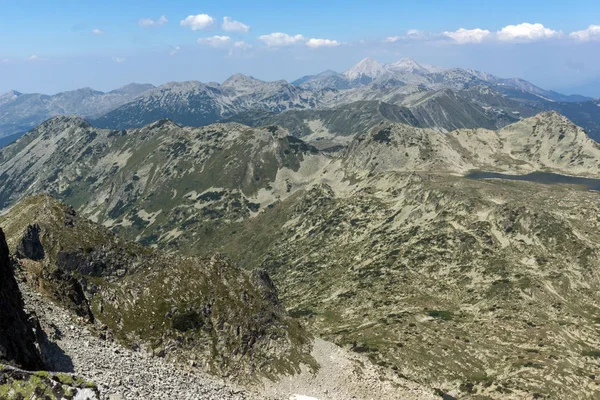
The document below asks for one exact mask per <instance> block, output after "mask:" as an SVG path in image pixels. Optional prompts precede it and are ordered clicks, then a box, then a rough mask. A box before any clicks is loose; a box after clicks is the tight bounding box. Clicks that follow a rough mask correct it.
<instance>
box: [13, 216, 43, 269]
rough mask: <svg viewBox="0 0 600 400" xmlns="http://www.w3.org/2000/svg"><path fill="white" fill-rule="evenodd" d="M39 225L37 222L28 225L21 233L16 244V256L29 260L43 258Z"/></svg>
mask: <svg viewBox="0 0 600 400" xmlns="http://www.w3.org/2000/svg"><path fill="white" fill-rule="evenodd" d="M40 231H41V229H40V226H39V225H38V224H34V225H29V226H28V227H27V230H26V231H25V233H24V234H23V237H22V238H21V241H20V242H19V244H17V253H16V255H17V257H18V258H28V259H30V260H35V261H39V260H43V259H44V256H45V252H44V246H42V242H40Z"/></svg>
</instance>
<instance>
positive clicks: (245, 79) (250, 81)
mask: <svg viewBox="0 0 600 400" xmlns="http://www.w3.org/2000/svg"><path fill="white" fill-rule="evenodd" d="M263 83H264V82H263V81H261V80H260V79H256V78H254V77H253V76H248V75H244V74H240V73H237V74H233V75H231V76H230V77H229V78H227V79H226V80H225V81H224V82H223V84H222V85H221V86H223V87H237V86H240V85H243V86H248V85H251V86H256V85H260V84H263Z"/></svg>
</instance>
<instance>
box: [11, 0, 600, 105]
mask: <svg viewBox="0 0 600 400" xmlns="http://www.w3.org/2000/svg"><path fill="white" fill-rule="evenodd" d="M421 3H423V2H421ZM426 3H427V4H416V3H414V2H413V3H408V2H391V1H379V2H370V3H368V4H364V2H350V3H348V2H345V3H344V2H339V1H332V2H327V4H323V3H321V2H316V1H313V0H310V1H305V2H302V4H280V3H279V2H275V1H269V0H262V1H260V7H258V6H256V5H253V6H250V5H248V4H246V3H244V2H241V1H228V2H222V3H218V4H217V3H212V4H202V5H200V4H198V3H196V2H191V1H187V0H186V1H178V2H167V1H156V2H152V3H151V4H147V2H143V1H139V0H134V1H129V2H127V4H125V5H122V4H120V3H118V2H116V1H115V0H109V1H105V2H102V3H99V2H95V1H78V2H76V1H72V0H61V1H57V2H53V4H49V2H44V1H41V0H34V1H29V2H27V4H25V5H24V4H21V3H17V2H16V1H5V2H3V3H2V11H3V12H2V14H1V15H0V37H3V38H9V40H3V44H2V46H1V47H0V74H1V75H0V76H2V77H4V79H2V80H0V93H3V92H6V91H8V90H11V89H14V90H18V91H21V92H26V93H27V92H41V93H48V94H53V93H56V92H60V91H65V90H73V89H77V88H81V87H92V88H94V89H97V90H102V91H109V90H112V89H116V88H117V87H120V86H123V85H125V84H128V83H131V82H139V83H152V84H154V85H160V84H163V83H165V82H168V81H183V80H199V81H203V82H209V81H218V82H221V81H223V80H225V79H226V78H227V77H229V76H230V75H232V74H234V73H243V74H246V75H252V76H254V77H256V78H259V79H263V80H276V79H286V80H288V81H293V80H295V79H297V78H299V77H301V76H303V75H309V74H316V73H319V72H322V71H324V70H329V69H331V70H335V71H337V72H342V71H344V70H346V69H348V68H349V67H351V66H352V65H354V64H355V63H356V62H358V61H359V60H361V59H362V58H365V57H372V58H374V59H376V60H378V61H380V62H382V63H389V62H394V61H397V60H398V59H400V58H403V57H411V58H414V59H415V60H417V61H418V62H420V63H427V64H434V65H439V66H443V67H460V68H472V69H477V70H481V71H485V72H489V73H492V74H494V75H497V76H500V77H520V78H523V79H526V80H529V81H531V82H532V83H534V84H537V85H539V86H541V87H544V88H547V89H552V90H557V91H560V92H563V93H565V94H574V93H578V94H583V95H587V96H592V97H600V70H599V69H598V68H597V65H598V64H600V51H599V50H600V8H599V7H597V5H596V4H595V2H594V1H588V0H583V1H575V2H570V3H568V4H566V3H565V2H562V1H543V2H542V1H539V0H535V1H530V2H527V3H525V4H524V3H523V2H517V1H513V0H510V1H505V2H502V4H496V5H491V4H481V3H483V2H475V1H458V0H453V1H446V2H441V1H430V2H426ZM432 3H434V4H432ZM488 3H489V2H488ZM58 9H60V10H61V12H60V13H57V12H56V10H58ZM267 9H268V10H270V12H269V13H265V12H259V10H263V11H264V10H267ZM432 9H435V10H437V12H436V13H432V12H431V10H432ZM457 10H462V12H456V11H457ZM267 14H268V15H267Z"/></svg>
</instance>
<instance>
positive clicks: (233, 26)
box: [221, 17, 250, 33]
mask: <svg viewBox="0 0 600 400" xmlns="http://www.w3.org/2000/svg"><path fill="white" fill-rule="evenodd" d="M221 28H223V30H224V31H226V32H242V33H247V32H248V31H249V30H250V27H249V26H248V25H246V24H244V23H241V22H240V21H235V20H233V19H231V17H223V25H221Z"/></svg>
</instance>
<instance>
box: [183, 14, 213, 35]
mask: <svg viewBox="0 0 600 400" xmlns="http://www.w3.org/2000/svg"><path fill="white" fill-rule="evenodd" d="M214 24H215V19H214V18H213V17H211V16H210V15H208V14H198V15H189V16H188V17H187V18H186V19H184V20H182V21H181V22H180V23H179V25H181V26H183V27H185V28H190V29H191V30H193V31H199V30H203V29H208V28H211V27H212V26H213V25H214Z"/></svg>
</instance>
